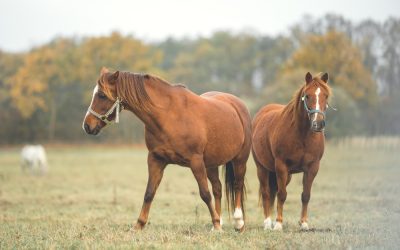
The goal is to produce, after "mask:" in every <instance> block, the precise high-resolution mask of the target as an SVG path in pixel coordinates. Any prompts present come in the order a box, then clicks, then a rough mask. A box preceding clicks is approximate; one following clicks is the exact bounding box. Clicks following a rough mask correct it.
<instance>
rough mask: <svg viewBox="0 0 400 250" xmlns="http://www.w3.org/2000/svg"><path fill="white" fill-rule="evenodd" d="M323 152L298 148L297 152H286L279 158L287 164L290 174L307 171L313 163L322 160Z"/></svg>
mask: <svg viewBox="0 0 400 250" xmlns="http://www.w3.org/2000/svg"><path fill="white" fill-rule="evenodd" d="M320 156H321V152H319V150H318V151H315V150H308V149H307V148H303V147H297V148H296V150H286V152H284V153H282V154H281V155H280V156H279V158H281V159H282V161H283V162H284V163H285V165H286V167H287V168H288V169H289V172H290V173H299V172H303V171H304V170H306V169H307V168H308V167H309V166H310V165H311V164H312V163H314V162H317V161H319V160H320Z"/></svg>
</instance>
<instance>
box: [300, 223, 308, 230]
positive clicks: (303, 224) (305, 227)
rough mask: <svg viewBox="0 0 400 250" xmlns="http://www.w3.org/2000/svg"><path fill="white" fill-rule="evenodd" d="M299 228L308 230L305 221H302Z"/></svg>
mask: <svg viewBox="0 0 400 250" xmlns="http://www.w3.org/2000/svg"><path fill="white" fill-rule="evenodd" d="M300 229H301V230H303V231H307V230H308V223H307V222H302V223H301V225H300Z"/></svg>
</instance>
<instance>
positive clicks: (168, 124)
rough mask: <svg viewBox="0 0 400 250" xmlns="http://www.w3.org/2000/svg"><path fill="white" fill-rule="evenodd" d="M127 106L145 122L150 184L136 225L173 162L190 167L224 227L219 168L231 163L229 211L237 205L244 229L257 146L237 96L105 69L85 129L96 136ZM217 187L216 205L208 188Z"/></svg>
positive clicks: (236, 216)
mask: <svg viewBox="0 0 400 250" xmlns="http://www.w3.org/2000/svg"><path fill="white" fill-rule="evenodd" d="M122 109H126V110H128V111H131V112H132V113H134V114H135V115H136V116H137V117H138V118H139V119H140V120H141V121H142V122H143V123H144V124H145V141H146V146H147V148H148V150H149V153H148V157H147V164H148V174H149V175H148V182H147V188H146V192H145V195H144V202H143V206H142V210H141V212H140V215H139V218H138V220H137V223H136V225H135V229H142V228H143V227H144V226H145V225H146V223H147V220H148V216H149V210H150V206H151V203H152V200H153V198H154V195H155V193H156V190H157V187H158V185H159V184H160V182H161V179H162V176H163V172H164V169H165V167H166V166H167V165H168V164H178V165H181V166H185V167H189V168H190V169H191V170H192V173H193V175H194V177H195V178H196V180H197V183H198V186H199V192H200V196H201V198H202V200H203V201H204V202H205V203H206V204H207V207H208V209H209V211H210V214H211V219H212V223H213V229H215V230H221V224H222V223H221V196H222V194H221V182H220V180H219V171H218V166H220V165H225V166H226V170H225V188H226V192H227V195H226V197H227V200H228V210H229V208H230V207H231V208H233V207H234V208H235V212H234V215H233V218H234V219H235V228H236V229H237V230H239V231H243V230H244V196H245V185H244V176H245V173H246V162H247V159H248V157H249V154H250V149H251V118H250V114H249V112H248V110H247V108H246V106H245V105H244V104H243V103H242V102H241V101H240V100H239V99H238V98H237V97H235V96H233V95H230V94H225V93H221V92H208V93H205V94H202V95H201V96H198V95H196V94H194V93H193V92H191V91H190V90H188V89H187V88H185V87H183V86H182V85H171V84H170V83H168V82H166V81H164V80H162V79H160V78H158V77H155V76H152V75H148V74H134V73H129V72H120V71H116V72H114V73H112V72H109V71H108V70H107V69H105V68H103V69H102V71H101V74H100V78H99V79H98V81H97V85H96V87H95V89H94V91H93V98H92V103H91V104H90V107H89V109H88V112H87V113H86V116H85V119H84V122H83V128H84V130H85V131H86V133H88V134H92V135H96V134H98V133H99V132H100V130H101V129H102V128H103V127H104V126H106V125H107V124H108V123H111V122H112V121H115V122H118V120H119V112H120V110H122ZM207 178H208V179H209V180H210V182H211V185H212V192H213V194H214V199H215V207H214V206H213V204H212V197H211V194H210V191H209V189H208V183H207Z"/></svg>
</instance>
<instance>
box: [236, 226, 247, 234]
mask: <svg viewBox="0 0 400 250" xmlns="http://www.w3.org/2000/svg"><path fill="white" fill-rule="evenodd" d="M245 230H246V226H245V225H243V226H242V227H241V228H235V231H236V232H238V233H243V232H244V231H245Z"/></svg>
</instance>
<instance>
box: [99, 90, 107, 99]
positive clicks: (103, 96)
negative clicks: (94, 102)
mask: <svg viewBox="0 0 400 250" xmlns="http://www.w3.org/2000/svg"><path fill="white" fill-rule="evenodd" d="M97 96H98V97H99V98H100V99H106V95H105V94H104V93H103V92H98V93H97Z"/></svg>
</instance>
